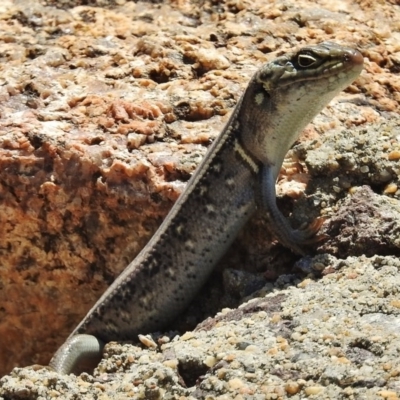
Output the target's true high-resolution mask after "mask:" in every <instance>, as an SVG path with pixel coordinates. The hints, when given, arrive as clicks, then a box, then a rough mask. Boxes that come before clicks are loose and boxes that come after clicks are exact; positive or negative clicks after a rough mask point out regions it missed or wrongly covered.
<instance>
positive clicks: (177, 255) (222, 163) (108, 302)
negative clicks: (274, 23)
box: [50, 42, 363, 373]
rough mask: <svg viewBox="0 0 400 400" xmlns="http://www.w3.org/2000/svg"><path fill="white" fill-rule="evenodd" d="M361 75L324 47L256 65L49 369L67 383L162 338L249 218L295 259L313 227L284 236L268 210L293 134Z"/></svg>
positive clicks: (359, 61)
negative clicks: (136, 248) (187, 175)
mask: <svg viewBox="0 0 400 400" xmlns="http://www.w3.org/2000/svg"><path fill="white" fill-rule="evenodd" d="M362 66H363V57H362V55H361V53H360V52H358V51H357V50H354V49H351V48H348V47H343V46H340V45H337V44H334V43H332V42H324V43H321V44H319V45H315V46H307V47H303V48H301V49H300V50H298V51H295V52H292V53H288V54H286V55H283V56H281V57H278V58H276V59H275V60H274V61H271V62H269V63H266V64H265V65H263V66H262V67H261V68H260V69H259V70H258V71H257V72H256V73H255V75H254V76H253V77H252V79H251V80H250V82H249V84H248V86H247V88H246V90H245V92H244V94H243V95H242V97H241V98H240V100H239V101H238V104H237V106H236V108H235V109H234V111H233V113H232V115H231V117H230V119H229V121H228V123H227V124H226V126H225V128H224V129H223V130H222V132H221V133H220V135H219V136H218V138H217V139H216V140H215V141H214V143H213V145H212V146H211V148H210V149H209V151H208V153H207V154H206V156H205V158H204V160H203V161H202V162H201V164H200V166H199V167H198V169H197V170H196V172H195V173H194V175H193V176H192V178H191V179H190V181H189V182H188V184H187V187H186V189H185V191H184V192H183V193H182V195H181V196H180V197H179V199H178V200H177V202H176V204H175V205H174V206H173V208H172V209H171V211H170V213H169V214H168V216H167V217H166V219H165V220H164V222H163V223H162V225H161V226H160V228H159V229H158V230H157V232H156V233H155V234H154V236H153V237H152V239H151V240H150V241H149V243H148V244H147V245H146V246H145V248H144V249H143V250H142V251H141V252H140V253H139V255H138V256H137V257H136V258H135V259H134V260H133V261H132V262H131V263H130V264H129V265H128V266H127V267H126V269H125V270H124V271H123V272H122V273H121V275H120V276H118V277H117V279H116V280H115V281H114V283H113V284H112V285H111V286H110V287H109V288H108V289H107V290H106V292H105V293H104V294H103V295H102V296H101V298H100V299H99V300H98V301H97V303H96V304H95V305H94V306H93V308H92V309H91V310H90V311H89V312H88V314H87V315H86V317H85V318H84V319H83V320H82V321H81V323H80V324H79V325H78V326H77V327H76V329H75V330H74V331H73V332H72V333H71V335H70V337H69V338H68V339H67V341H66V342H65V343H64V344H63V345H62V346H61V347H60V349H59V350H58V351H57V352H56V354H55V355H54V357H53V358H52V360H51V362H50V366H51V367H52V368H53V369H55V370H56V371H58V372H60V373H70V372H72V371H74V369H75V368H76V366H77V365H79V363H80V362H81V361H82V360H86V359H89V358H91V357H92V356H98V355H99V354H101V351H102V348H103V343H104V342H108V341H111V340H132V339H134V338H135V336H136V335H138V334H140V333H149V332H152V331H155V330H160V329H162V328H163V327H164V326H165V325H166V324H167V323H168V322H170V321H171V320H172V319H173V318H174V317H176V316H177V315H179V313H181V312H182V311H183V310H184V309H185V307H187V305H188V303H189V302H190V301H191V300H192V299H193V298H194V296H195V295H196V293H197V292H198V290H199V289H200V288H201V287H202V285H203V284H204V283H205V281H206V280H207V277H208V276H209V274H210V273H211V271H212V269H213V267H214V266H215V264H216V263H217V261H218V260H219V259H220V257H221V256H222V255H223V254H224V253H225V251H226V250H227V248H228V247H229V245H230V244H231V243H232V241H233V239H234V238H235V236H236V234H237V233H238V231H239V230H240V228H241V227H242V226H243V225H244V224H245V222H246V221H247V220H248V218H249V217H250V216H251V215H252V214H253V212H254V211H255V210H256V208H258V209H260V210H261V211H263V212H265V213H266V214H267V215H268V220H269V225H270V228H271V230H272V233H273V234H274V235H275V236H276V238H277V239H278V240H279V241H280V242H281V243H282V244H283V245H285V246H287V247H288V248H290V249H292V250H293V251H295V252H297V253H299V254H303V245H304V244H306V243H308V242H309V241H310V239H312V238H313V237H314V236H315V234H316V232H317V231H318V229H319V225H320V224H319V223H315V224H314V225H311V226H310V227H309V228H308V229H305V230H294V229H292V228H291V226H290V224H289V223H288V221H287V220H286V219H285V217H284V216H283V215H282V214H281V212H280V211H279V209H278V208H277V206H276V199H275V182H276V179H277V176H278V173H279V170H280V168H281V165H282V162H283V159H284V157H285V154H286V153H287V151H288V150H289V149H290V147H291V146H292V145H293V143H294V142H295V141H296V139H297V138H298V135H299V134H300V132H301V131H302V130H303V128H304V127H305V126H306V125H307V124H308V123H309V122H310V121H311V120H312V118H313V117H314V116H315V115H316V114H317V113H318V112H319V111H321V109H322V108H323V107H324V106H325V105H326V104H327V103H328V102H329V101H330V100H331V99H332V98H333V97H334V96H335V95H336V94H337V93H338V92H340V91H341V90H343V89H344V88H345V87H346V86H348V85H349V84H350V83H351V82H352V81H353V80H354V79H355V78H356V77H357V76H358V75H359V74H360V72H361V70H362Z"/></svg>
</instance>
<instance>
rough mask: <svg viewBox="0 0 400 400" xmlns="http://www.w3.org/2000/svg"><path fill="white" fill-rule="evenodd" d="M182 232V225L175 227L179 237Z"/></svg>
mask: <svg viewBox="0 0 400 400" xmlns="http://www.w3.org/2000/svg"><path fill="white" fill-rule="evenodd" d="M182 231H183V225H178V226H177V227H176V232H177V233H178V234H179V235H180V234H181V233H182Z"/></svg>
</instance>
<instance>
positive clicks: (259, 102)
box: [254, 92, 264, 106]
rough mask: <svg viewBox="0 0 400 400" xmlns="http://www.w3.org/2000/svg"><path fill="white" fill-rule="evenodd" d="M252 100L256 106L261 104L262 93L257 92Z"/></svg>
mask: <svg viewBox="0 0 400 400" xmlns="http://www.w3.org/2000/svg"><path fill="white" fill-rule="evenodd" d="M254 101H255V102H256V104H257V105H258V106H261V104H262V102H263V101H264V93H262V92H258V93H257V94H256V97H255V98H254Z"/></svg>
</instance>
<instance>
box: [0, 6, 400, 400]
mask: <svg viewBox="0 0 400 400" xmlns="http://www.w3.org/2000/svg"><path fill="white" fill-rule="evenodd" d="M83 3H85V4H89V5H83ZM56 6H58V7H56ZM399 21H400V11H399V8H398V6H396V5H395V4H390V2H386V3H382V4H381V3H379V4H377V3H376V2H369V1H362V2H358V3H356V2H351V1H350V0H344V1H341V2H335V3H333V2H331V1H324V0H319V1H317V2H315V1H313V2H311V1H306V0H302V1H300V2H295V1H282V2H281V1H277V2H264V1H261V0H259V1H258V0H254V1H244V0H243V1H226V2H217V3H215V2H207V1H204V2H200V3H198V2H189V1H187V2H185V1H181V2H170V3H169V2H166V3H162V4H151V3H145V2H137V3H134V2H128V1H125V0H116V1H115V2H114V1H113V2H108V1H97V2H96V1H91V2H82V1H75V2H73V1H61V2H58V1H57V2H53V1H42V2H39V1H37V2H35V1H28V0H19V1H13V2H12V1H7V0H6V1H3V2H2V3H1V5H0V48H1V52H0V54H1V58H2V63H1V64H0V82H1V85H0V98H1V102H0V117H1V119H0V167H1V169H0V199H1V201H0V222H1V223H0V254H1V259H2V262H1V266H0V269H1V280H0V316H1V319H0V375H1V374H4V373H9V372H10V371H11V369H12V368H13V367H14V366H20V367H22V366H26V365H29V364H34V363H41V364H46V363H47V362H48V360H49V358H50V356H51V354H52V353H53V352H54V351H55V350H56V348H57V347H58V345H59V344H60V343H62V342H63V340H64V339H65V338H66V336H67V335H68V333H69V332H70V331H71V329H72V328H73V327H74V326H75V325H76V324H77V323H78V322H79V320H80V319H81V317H82V316H83V315H84V314H85V313H86V312H87V310H88V309H89V308H90V306H91V304H93V303H94V302H95V301H96V299H97V298H98V297H99V296H100V294H101V293H102V292H103V291H104V290H105V288H106V287H107V285H108V284H109V283H110V282H112V280H113V279H114V277H115V276H116V275H117V274H118V273H119V272H120V271H121V270H122V269H123V268H124V267H125V266H126V265H127V264H128V262H129V261H130V260H131V259H132V258H133V257H134V256H135V255H136V254H137V253H138V251H139V250H140V248H141V247H143V245H144V244H145V243H146V241H147V240H148V238H149V237H150V236H151V234H152V233H153V232H154V231H155V229H156V228H157V226H158V225H159V224H160V222H161V220H162V218H163V217H164V216H165V215H166V213H167V212H168V210H169V208H170V207H171V205H172V203H173V201H174V200H176V198H177V197H178V195H179V194H180V193H181V191H182V189H183V187H184V185H185V182H186V181H187V180H188V178H189V176H190V174H191V173H192V172H193V170H194V169H195V167H196V165H197V164H198V163H199V161H200V160H201V157H202V156H203V155H204V154H205V151H206V147H207V145H208V144H209V143H210V141H211V140H212V139H213V138H214V137H215V136H216V135H217V134H218V132H219V131H220V129H221V127H222V126H223V124H224V123H225V122H226V120H227V117H228V115H229V112H230V111H231V110H232V108H233V107H234V105H235V103H236V101H237V99H238V98H239V96H240V94H241V92H242V90H243V89H244V87H245V86H246V84H247V82H248V79H249V78H250V76H251V74H252V73H253V72H254V71H255V69H256V68H257V67H258V66H260V65H261V64H262V63H263V62H265V61H266V60H269V59H271V58H273V57H274V56H275V55H276V54H277V53H278V52H281V51H287V50H289V49H292V48H293V47H296V46H301V45H304V44H306V43H317V42H320V41H323V40H336V41H339V42H344V43H347V44H349V45H353V46H356V47H357V48H359V49H360V50H361V51H362V53H363V55H364V57H365V70H364V71H363V73H362V75H361V77H360V78H359V79H357V81H356V82H355V83H354V84H353V85H352V86H350V88H348V90H347V91H346V93H343V94H341V95H340V96H338V97H337V98H336V99H335V100H334V101H333V102H332V103H331V104H330V105H329V107H327V108H326V109H325V110H324V111H323V112H322V113H321V114H320V115H319V116H318V117H317V118H316V119H315V121H314V122H313V124H312V125H310V126H309V127H308V128H307V129H306V131H305V133H304V135H303V138H302V141H301V142H300V143H299V144H298V145H297V146H296V147H295V148H294V149H293V150H292V151H291V153H290V154H289V155H288V158H287V160H286V162H285V165H284V170H283V172H282V176H281V178H280V182H279V185H278V191H279V194H280V196H281V198H280V201H279V205H280V206H281V208H282V209H283V210H284V211H285V213H287V214H288V215H289V214H290V215H291V221H292V223H293V225H294V226H300V225H302V224H303V223H305V222H309V221H311V220H312V219H313V218H314V217H316V216H317V215H319V214H322V215H323V216H325V217H326V219H327V221H326V223H325V225H324V227H323V232H324V233H325V234H326V239H325V240H324V241H322V242H321V243H320V244H319V245H318V246H317V247H316V248H315V249H314V250H315V252H318V253H319V255H317V256H315V257H314V258H313V259H309V258H303V259H300V260H297V258H296V257H294V256H292V255H291V254H289V252H287V251H286V250H284V249H282V247H281V246H279V245H276V244H275V243H272V244H271V238H270V237H269V236H268V234H267V226H266V225H265V223H264V221H263V218H262V216H257V217H255V218H254V219H253V221H251V222H250V224H249V225H248V226H247V227H246V229H245V231H244V232H243V233H242V234H241V235H240V238H239V239H238V242H237V243H235V246H233V249H232V250H231V251H230V252H229V254H228V255H227V256H226V257H224V259H223V260H222V262H221V265H220V266H219V267H220V268H222V267H229V269H228V270H226V271H225V272H224V274H223V277H224V285H225V286H223V285H222V283H221V281H220V280H219V281H217V280H215V279H214V280H215V281H217V284H216V285H214V286H213V285H211V284H210V285H209V286H210V288H208V291H205V292H204V293H202V294H201V295H200V296H199V298H198V299H197V300H196V301H195V305H194V306H192V307H191V308H190V310H189V313H188V315H187V316H186V317H182V318H181V320H182V321H180V322H181V325H173V326H172V329H176V328H177V326H180V327H181V326H183V327H185V326H193V325H194V324H195V323H196V322H197V321H199V320H201V317H202V316H204V315H212V312H213V311H215V309H216V308H218V307H221V305H230V306H233V305H235V304H238V303H241V302H242V301H243V300H241V299H242V298H243V297H245V296H247V295H248V294H249V293H250V292H252V291H253V290H254V289H258V288H259V287H260V286H263V285H264V288H263V289H261V290H259V291H258V292H256V294H257V295H258V296H261V297H260V298H259V299H258V300H253V301H252V302H251V303H249V304H248V305H243V306H241V308H240V309H239V311H236V312H235V311H230V312H227V311H226V312H225V311H224V313H223V315H224V318H222V317H217V319H216V320H215V321H213V320H207V321H206V322H204V324H205V325H204V326H203V328H201V326H200V328H199V329H198V330H197V331H195V332H193V333H187V334H184V335H182V336H176V337H175V338H173V334H172V333H171V335H170V336H171V340H170V341H168V339H167V338H165V337H164V338H163V337H161V338H159V343H160V347H159V348H158V349H157V350H143V349H142V350H141V349H139V348H138V347H130V346H126V347H125V346H123V347H118V346H117V345H113V346H111V345H110V346H109V348H108V353H107V354H106V356H108V358H107V359H106V360H105V361H103V363H102V364H101V365H100V367H99V369H98V371H97V378H95V379H94V378H92V377H91V376H89V375H82V376H81V377H78V378H76V377H58V376H57V375H56V374H54V373H52V372H48V371H45V370H38V371H35V370H32V369H20V368H17V369H15V370H14V371H13V372H12V374H11V375H8V376H5V377H4V378H3V379H2V380H1V381H0V398H2V399H19V398H27V399H29V398H32V399H33V398H38V396H42V397H43V398H53V397H57V396H60V393H62V397H63V398H77V396H78V398H85V397H84V395H85V394H86V395H87V397H86V398H93V397H96V396H97V397H99V398H108V397H110V398H111V397H113V398H116V396H117V394H118V396H120V397H118V398H125V397H129V396H130V395H131V394H134V395H136V396H137V397H138V398H161V396H164V398H179V396H186V397H189V396H192V397H194V398H206V397H207V396H211V397H209V398H212V396H214V397H218V398H221V399H223V398H227V399H230V398H237V399H240V398H256V399H258V398H259V399H263V398H266V399H268V398H271V399H272V398H285V397H287V396H289V395H291V396H292V398H304V397H312V396H314V397H315V398H340V397H343V398H346V397H348V398H359V399H368V398H371V399H374V398H391V399H395V398H397V397H396V396H398V393H399V392H400V388H399V376H400V366H399V363H398V359H399V352H400V350H399V349H400V341H399V337H398V334H397V332H398V331H399V329H398V328H399V316H398V309H399V308H400V306H399V304H398V299H399V292H398V290H396V288H398V287H400V286H399V265H398V262H397V259H396V258H394V257H393V256H399V253H400V250H399V248H400V244H399V236H400V235H399V222H398V221H399V218H398V216H399V209H400V206H399V198H400V189H399V185H400V182H399V176H400V131H399V126H400V121H399V116H398V112H399V103H400V96H399V93H400V78H399V75H398V72H399V70H400V45H399V43H400V40H399V31H400V22H399ZM362 185H364V186H363V187H362V188H361V189H359V188H357V187H358V186H362ZM292 199H294V200H296V201H294V202H292ZM329 254H330V255H329ZM362 254H366V255H368V256H372V255H374V254H378V256H375V257H373V258H366V257H365V256H362ZM334 256H335V257H337V258H334ZM296 260H297V263H296V264H295V262H296ZM293 266H296V267H297V268H298V270H300V271H303V272H302V273H303V274H304V271H306V273H308V274H309V276H308V278H306V279H305V280H301V279H302V278H300V277H301V276H302V275H299V277H296V276H294V275H291V274H287V272H288V271H290V270H291V269H292V267H293ZM233 267H234V268H238V267H240V268H241V269H243V270H244V271H242V272H233V270H232V268H233ZM282 272H285V273H286V275H283V276H281V277H280V278H278V280H277V281H276V282H275V283H265V282H266V281H265V279H266V278H273V277H276V276H278V275H280V274H281V273H282ZM321 272H323V275H325V276H324V277H323V278H322V279H320V278H319V274H320V273H321ZM223 287H225V289H229V290H228V291H229V292H230V293H222V294H221V292H222V291H223ZM232 292H234V294H232ZM265 295H266V297H265V298H264V296H265ZM253 296H255V295H253ZM210 303H211V305H209V304H210ZM199 310H200V311H199ZM240 310H241V311H240ZM246 310H247V311H246ZM242 311H243V314H241V312H242ZM233 315H236V316H233ZM232 320H233V321H232ZM187 321H189V322H187ZM181 329H182V328H181ZM122 371H126V372H127V373H126V374H122ZM105 372H109V373H111V372H117V374H116V375H107V376H106V375H104V373H105ZM68 396H70V397H68ZM74 396H75V397H74ZM124 396H125V397H124ZM224 396H225V397H224ZM235 396H236V397H235ZM296 396H297V397H296ZM182 398H185V397H182Z"/></svg>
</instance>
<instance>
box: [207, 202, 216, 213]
mask: <svg viewBox="0 0 400 400" xmlns="http://www.w3.org/2000/svg"><path fill="white" fill-rule="evenodd" d="M206 208H207V211H208V212H214V211H215V207H214V206H213V205H212V204H207V205H206Z"/></svg>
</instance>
